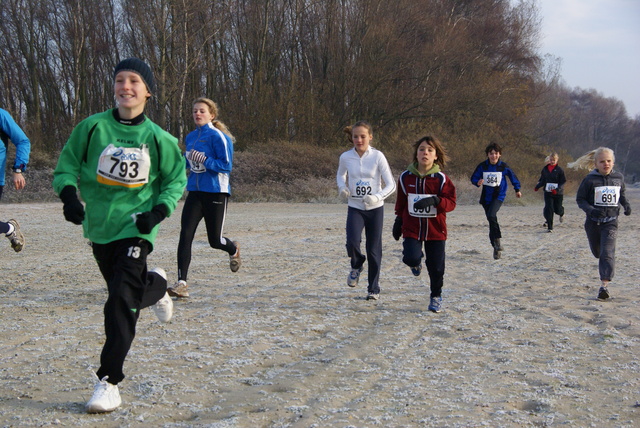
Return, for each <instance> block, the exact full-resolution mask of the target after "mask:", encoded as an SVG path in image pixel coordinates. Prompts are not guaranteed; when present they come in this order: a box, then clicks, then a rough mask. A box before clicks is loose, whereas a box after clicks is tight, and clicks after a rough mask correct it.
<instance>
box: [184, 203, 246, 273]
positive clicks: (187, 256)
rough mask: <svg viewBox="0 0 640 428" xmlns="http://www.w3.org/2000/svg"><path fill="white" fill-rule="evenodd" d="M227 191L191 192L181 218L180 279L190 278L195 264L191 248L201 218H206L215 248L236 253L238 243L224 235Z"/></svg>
mask: <svg viewBox="0 0 640 428" xmlns="http://www.w3.org/2000/svg"><path fill="white" fill-rule="evenodd" d="M228 200H229V195H227V194H226V193H209V192H193V191H192V192H189V194H188V195H187V200H186V201H185V202H184V207H183V208H182V218H181V220H180V224H181V227H180V241H179V242H178V279H182V280H184V281H186V280H187V274H188V273H189V265H190V264H191V247H192V245H193V239H194V237H195V236H196V229H197V228H198V225H199V224H200V220H202V219H203V218H204V224H205V227H206V228H207V237H208V239H209V245H210V246H211V248H215V249H218V250H224V251H226V252H227V253H229V255H234V254H235V253H236V246H235V245H234V243H233V242H232V241H231V240H230V239H228V238H225V237H223V236H222V229H223V228H224V220H225V217H226V215H227V202H228Z"/></svg>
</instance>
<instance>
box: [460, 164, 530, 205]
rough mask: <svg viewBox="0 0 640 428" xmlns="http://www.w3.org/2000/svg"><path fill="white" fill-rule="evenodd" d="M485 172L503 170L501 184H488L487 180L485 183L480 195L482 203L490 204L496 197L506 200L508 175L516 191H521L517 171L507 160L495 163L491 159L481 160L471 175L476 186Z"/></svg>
mask: <svg viewBox="0 0 640 428" xmlns="http://www.w3.org/2000/svg"><path fill="white" fill-rule="evenodd" d="M485 172H501V173H502V180H501V181H500V186H497V187H491V186H488V185H487V183H486V182H485V183H483V185H482V194H481V195H480V203H481V204H482V205H488V204H490V203H491V202H492V201H493V200H494V199H498V200H500V201H503V202H504V198H505V197H506V196H507V180H506V179H505V178H507V177H508V178H509V180H510V181H511V185H512V186H513V188H514V190H515V191H516V192H519V191H520V187H521V186H520V180H518V177H516V174H515V172H513V171H512V170H511V168H509V165H507V164H506V162H503V161H501V160H499V161H498V163H496V164H495V165H491V163H490V162H489V159H487V160H485V161H484V162H481V163H480V164H479V165H478V166H477V167H476V170H475V171H474V172H473V175H472V176H471V183H473V185H474V186H478V181H480V180H481V179H482V177H483V173H485ZM485 181H486V180H485Z"/></svg>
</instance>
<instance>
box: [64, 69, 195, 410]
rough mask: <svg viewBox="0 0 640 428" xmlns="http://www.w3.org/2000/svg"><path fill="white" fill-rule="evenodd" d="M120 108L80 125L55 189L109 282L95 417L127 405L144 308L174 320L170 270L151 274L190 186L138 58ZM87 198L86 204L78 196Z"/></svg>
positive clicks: (117, 79)
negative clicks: (165, 230) (161, 228)
mask: <svg viewBox="0 0 640 428" xmlns="http://www.w3.org/2000/svg"><path fill="white" fill-rule="evenodd" d="M113 76H114V94H115V98H116V101H117V108H115V109H111V110H107V111H105V112H102V113H98V114H95V115H93V116H90V117H88V118H87V119H85V120H83V121H82V122H80V123H79V124H78V125H77V126H76V127H75V128H74V130H73V131H72V133H71V136H70V137H69V140H68V141H67V143H66V145H65V146H64V148H63V149H62V152H61V153H60V158H59V159H58V164H57V166H56V169H55V171H54V179H53V188H54V190H55V191H56V193H57V194H58V195H59V196H60V199H61V200H62V202H63V204H64V207H63V211H64V217H65V219H66V220H67V221H70V222H72V223H74V224H78V225H80V224H82V227H83V231H84V236H85V237H86V238H87V239H89V241H90V242H91V246H92V249H93V255H94V257H95V259H96V262H97V263H98V267H99V269H100V272H101V274H102V276H103V277H104V279H105V281H106V283H107V288H108V292H109V295H108V298H107V302H106V303H105V306H104V316H105V333H106V341H105V344H104V347H103V348H102V354H101V356H100V368H99V369H98V371H97V373H96V375H97V383H96V386H95V388H94V393H93V396H92V398H91V399H90V400H89V402H88V403H87V405H86V410H87V412H89V413H101V412H110V411H112V410H115V409H116V408H117V407H118V406H119V405H120V404H121V399H120V393H119V391H118V386H117V385H118V383H119V382H120V381H122V380H123V379H124V373H123V365H124V360H125V358H126V356H127V353H128V352H129V349H130V347H131V343H132V342H133V338H134V336H135V328H136V323H137V321H138V317H139V315H140V310H141V309H144V308H146V307H150V306H152V307H153V308H154V310H155V312H156V315H157V316H158V319H159V320H160V321H163V322H167V321H169V320H170V319H171V316H172V314H173V302H172V300H171V298H170V297H169V295H168V294H167V280H166V273H165V272H164V270H163V269H161V268H155V269H151V270H149V271H147V256H148V255H149V253H151V251H153V244H154V241H155V237H156V235H157V233H158V225H159V223H160V222H161V221H162V220H164V218H165V217H167V216H168V215H170V214H171V213H172V212H173V210H174V209H175V208H176V206H177V203H178V201H179V199H180V197H181V196H182V193H183V191H184V187H185V184H186V174H185V161H184V158H183V157H182V154H181V151H180V149H179V147H178V141H177V139H176V138H175V137H173V136H171V135H170V134H169V133H167V132H166V131H164V130H163V129H161V128H160V127H159V126H158V125H156V124H155V123H153V122H152V121H151V120H149V119H148V118H147V117H146V116H145V115H144V108H145V105H146V102H147V100H148V99H149V98H150V97H151V96H152V94H153V92H154V91H155V84H154V79H153V73H152V72H151V69H150V68H149V66H148V65H147V64H146V63H145V62H143V61H142V60H140V59H138V58H128V59H125V60H123V61H121V62H120V63H119V64H118V65H117V66H116V68H115V71H114V74H113ZM78 187H79V188H80V195H81V197H82V200H83V201H84V203H85V205H84V206H83V204H82V203H81V202H80V200H79V199H78V196H77V194H76V190H77V188H78Z"/></svg>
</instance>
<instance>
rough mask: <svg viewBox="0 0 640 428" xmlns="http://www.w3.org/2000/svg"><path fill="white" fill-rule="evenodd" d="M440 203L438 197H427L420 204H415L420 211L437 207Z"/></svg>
mask: <svg viewBox="0 0 640 428" xmlns="http://www.w3.org/2000/svg"><path fill="white" fill-rule="evenodd" d="M439 203H440V198H439V197H437V196H427V197H426V198H423V199H420V200H419V201H418V202H416V203H415V204H413V206H414V207H416V208H417V209H419V210H424V209H427V208H428V207H435V206H436V205H438V204H439Z"/></svg>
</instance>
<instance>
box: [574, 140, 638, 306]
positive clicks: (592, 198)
mask: <svg viewBox="0 0 640 428" xmlns="http://www.w3.org/2000/svg"><path fill="white" fill-rule="evenodd" d="M614 162H615V157H614V154H613V150H611V149H609V148H606V147H599V148H597V149H596V150H592V151H590V152H588V153H586V154H585V155H583V156H582V157H580V158H578V159H577V160H576V161H575V162H573V163H570V164H569V167H570V168H576V169H578V168H581V167H586V168H590V167H594V166H595V169H593V170H592V171H591V172H589V174H587V176H586V177H585V178H584V180H582V183H580V187H579V188H578V193H577V194H576V202H577V203H578V206H579V207H580V209H582V210H583V211H584V212H585V213H586V214H587V218H586V220H585V223H584V230H585V232H586V233H587V239H588V241H589V248H590V249H591V253H592V254H593V255H594V257H595V258H597V259H598V270H599V273H600V281H601V285H600V289H599V290H598V299H599V300H607V299H608V298H609V289H608V285H609V282H611V280H612V279H613V274H614V270H615V255H616V236H617V234H618V216H619V215H620V207H621V206H622V207H623V208H624V215H631V204H630V203H629V201H628V200H627V197H626V195H625V186H624V177H623V176H622V174H620V173H619V172H616V171H614V170H613V164H614Z"/></svg>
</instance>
